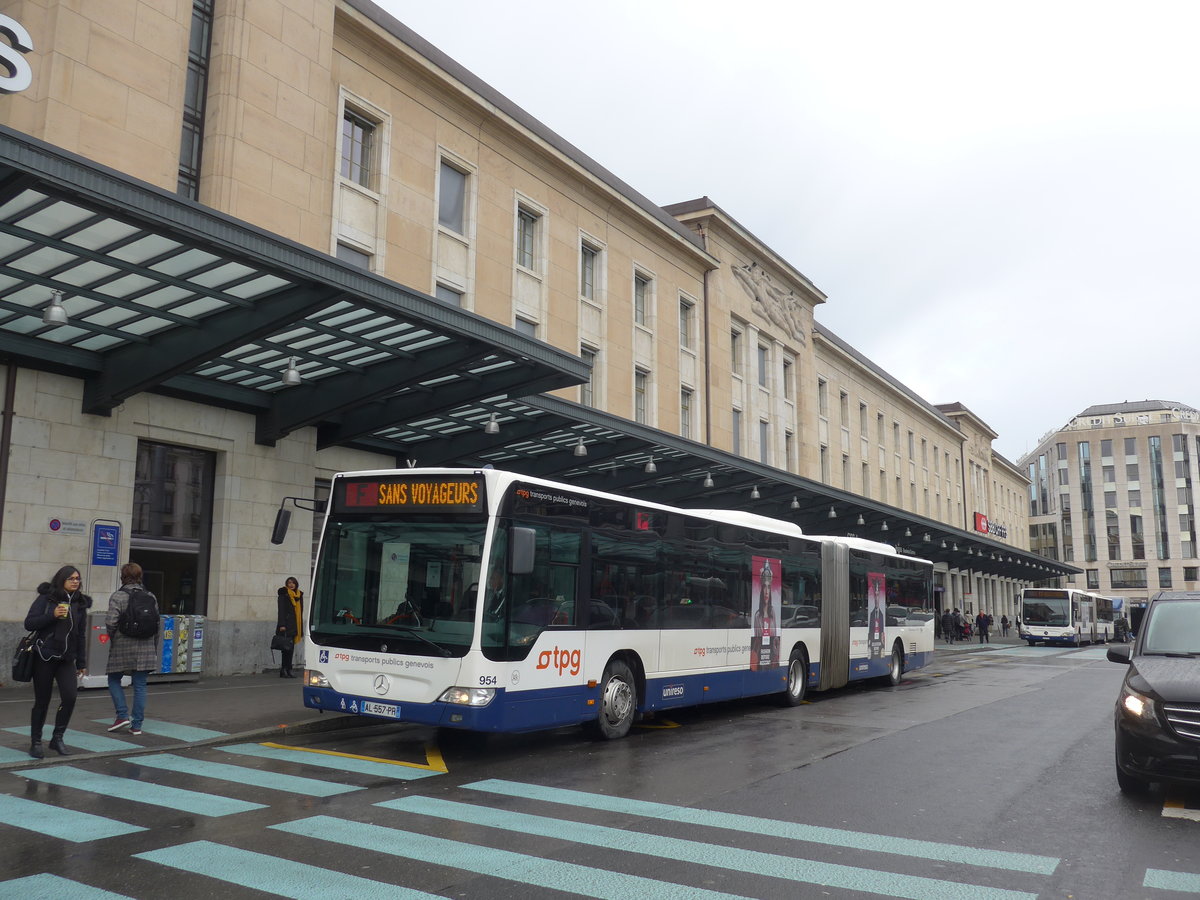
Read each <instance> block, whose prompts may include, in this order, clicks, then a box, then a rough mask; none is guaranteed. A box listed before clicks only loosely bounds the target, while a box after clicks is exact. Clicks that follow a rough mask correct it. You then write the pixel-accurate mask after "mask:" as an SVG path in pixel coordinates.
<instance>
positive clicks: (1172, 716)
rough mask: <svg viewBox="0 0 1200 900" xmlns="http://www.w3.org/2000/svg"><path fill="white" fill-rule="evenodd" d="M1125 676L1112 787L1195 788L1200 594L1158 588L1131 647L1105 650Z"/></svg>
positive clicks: (1198, 774)
mask: <svg viewBox="0 0 1200 900" xmlns="http://www.w3.org/2000/svg"><path fill="white" fill-rule="evenodd" d="M1108 658H1109V659H1110V660H1112V661H1113V662H1120V663H1125V664H1126V665H1128V666H1129V671H1128V672H1126V673H1125V681H1124V682H1123V683H1122V684H1121V694H1120V696H1119V697H1118V698H1117V708H1116V725H1117V784H1119V785H1120V786H1121V790H1122V791H1125V792H1126V793H1134V792H1140V791H1144V790H1146V788H1148V787H1149V786H1150V782H1152V781H1168V782H1174V783H1177V784H1183V785H1191V786H1200V591H1159V592H1158V593H1157V594H1155V595H1154V596H1153V597H1152V598H1151V599H1150V603H1149V605H1148V606H1147V607H1146V615H1145V617H1144V618H1143V619H1142V625H1141V628H1140V629H1139V630H1138V635H1137V640H1135V641H1134V643H1133V645H1132V646H1130V645H1127V644H1126V645H1120V646H1115V647H1109V649H1108Z"/></svg>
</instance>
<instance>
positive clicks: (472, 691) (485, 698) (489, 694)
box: [438, 687, 496, 706]
mask: <svg viewBox="0 0 1200 900" xmlns="http://www.w3.org/2000/svg"><path fill="white" fill-rule="evenodd" d="M495 696H496V689H495V688H467V687H452V688H447V689H446V690H445V691H444V692H443V693H442V696H440V697H438V702H440V703H453V704H455V705H456V706H487V705H488V704H489V703H491V702H492V700H493V698H495Z"/></svg>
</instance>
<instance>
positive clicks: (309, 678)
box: [304, 669, 329, 688]
mask: <svg viewBox="0 0 1200 900" xmlns="http://www.w3.org/2000/svg"><path fill="white" fill-rule="evenodd" d="M304 686H305V687H315V688H327V687H329V679H328V678H326V677H325V676H324V675H322V674H321V673H320V672H318V671H317V670H316V669H305V670H304Z"/></svg>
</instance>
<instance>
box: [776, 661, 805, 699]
mask: <svg viewBox="0 0 1200 900" xmlns="http://www.w3.org/2000/svg"><path fill="white" fill-rule="evenodd" d="M807 693H808V654H807V653H805V652H804V648H803V647H797V648H796V649H795V650H793V651H792V658H791V659H789V660H788V669H787V688H786V689H785V690H784V692H783V695H782V696H781V698H780V700H781V702H782V704H783V705H784V706H799V705H800V704H801V703H803V702H804V697H805V695H806V694H807Z"/></svg>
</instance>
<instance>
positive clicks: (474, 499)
mask: <svg viewBox="0 0 1200 900" xmlns="http://www.w3.org/2000/svg"><path fill="white" fill-rule="evenodd" d="M335 501H336V503H335V506H336V508H337V509H338V511H340V512H375V511H381V510H384V509H406V510H409V511H416V512H482V511H483V484H482V482H481V481H480V480H479V479H477V478H428V477H425V478H421V477H404V476H397V477H395V478H386V479H381V478H373V479H363V480H355V481H344V482H342V483H341V485H340V486H339V489H338V490H337V492H336V496H335Z"/></svg>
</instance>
